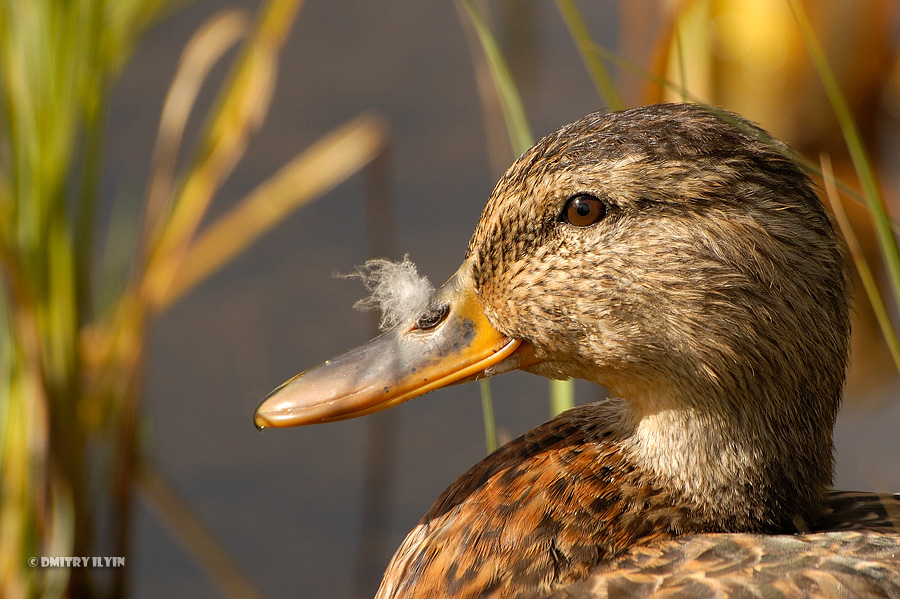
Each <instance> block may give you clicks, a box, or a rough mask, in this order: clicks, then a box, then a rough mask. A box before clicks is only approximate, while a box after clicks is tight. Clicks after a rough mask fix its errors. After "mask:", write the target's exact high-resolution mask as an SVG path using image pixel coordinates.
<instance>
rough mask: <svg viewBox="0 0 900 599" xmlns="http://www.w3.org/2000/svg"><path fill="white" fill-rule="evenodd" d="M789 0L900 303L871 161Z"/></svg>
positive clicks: (805, 22) (894, 253) (898, 256)
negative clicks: (864, 201)
mask: <svg viewBox="0 0 900 599" xmlns="http://www.w3.org/2000/svg"><path fill="white" fill-rule="evenodd" d="M788 2H789V4H790V7H791V10H792V11H793V13H794V18H795V19H796V20H797V25H798V26H799V28H800V32H801V33H802V34H803V39H804V42H805V43H806V48H807V50H808V51H809V54H810V57H811V58H812V61H813V64H814V65H815V67H816V70H817V71H818V73H819V78H820V79H821V81H822V84H823V85H824V86H825V91H826V93H827V94H828V99H829V100H830V102H831V106H832V109H833V110H834V113H835V116H836V117H837V119H838V123H839V124H840V126H841V131H842V132H843V134H844V140H845V141H846V144H847V149H848V150H849V151H850V158H851V160H852V161H853V166H854V168H855V169H856V174H857V176H858V177H859V182H860V184H861V185H862V188H863V196H864V197H865V200H866V205H867V206H868V207H869V210H870V212H871V214H872V224H873V226H874V228H875V235H876V237H877V239H878V244H879V246H880V248H881V255H882V256H883V257H884V261H885V263H886V264H887V269H888V274H889V275H890V276H889V277H888V278H889V279H890V283H891V289H892V291H893V295H894V301H895V302H897V303H898V304H900V251H898V248H897V240H896V238H895V237H894V234H893V232H892V231H891V221H890V217H889V216H888V214H887V210H886V208H885V206H884V200H883V199H882V197H881V192H880V190H879V188H878V184H877V182H876V181H875V175H874V172H873V170H872V167H871V163H870V161H869V159H868V157H867V156H866V150H865V146H864V145H863V142H862V138H861V137H860V135H859V131H858V130H857V128H856V125H855V123H854V121H853V115H852V113H851V112H850V107H849V106H848V104H847V101H846V99H845V98H844V95H843V93H841V90H840V86H839V85H838V83H837V79H836V78H835V76H834V72H833V71H832V70H831V67H830V66H829V64H828V59H827V58H826V56H825V51H824V50H823V49H822V45H821V44H820V43H819V40H818V38H817V37H816V34H815V31H814V30H813V28H812V24H811V23H810V21H809V18H808V16H807V15H806V12H805V11H804V9H803V6H802V5H801V4H799V3H797V2H795V1H794V0H788Z"/></svg>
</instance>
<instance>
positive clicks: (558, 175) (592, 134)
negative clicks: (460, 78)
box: [468, 104, 849, 511]
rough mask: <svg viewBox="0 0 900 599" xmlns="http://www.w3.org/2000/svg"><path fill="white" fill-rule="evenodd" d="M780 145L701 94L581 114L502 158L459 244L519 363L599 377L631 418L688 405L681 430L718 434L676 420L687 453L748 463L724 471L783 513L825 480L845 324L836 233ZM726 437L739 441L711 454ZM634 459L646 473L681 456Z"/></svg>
mask: <svg viewBox="0 0 900 599" xmlns="http://www.w3.org/2000/svg"><path fill="white" fill-rule="evenodd" d="M788 156H789V150H788V149H787V148H786V147H785V146H784V145H783V144H781V143H779V142H777V141H775V140H772V139H771V138H769V137H768V135H766V134H765V133H764V132H763V131H761V130H760V129H758V128H757V127H755V126H754V125H752V124H750V123H748V122H747V121H745V120H744V119H742V118H741V117H739V116H737V115H734V114H731V113H727V112H724V111H713V110H712V109H709V108H706V107H701V106H695V105H680V104H661V105H654V106H647V107H643V108H638V109H634V110H628V111H625V112H620V113H612V114H604V113H594V114H590V115H588V116H586V117H584V118H583V119H581V120H579V121H577V122H575V123H572V124H571V125H567V126H565V127H563V128H561V129H560V130H558V131H557V132H555V133H553V134H551V135H549V136H547V137H546V138H544V139H543V140H541V141H540V142H538V143H537V144H536V145H535V146H534V147H533V148H531V149H530V150H528V151H527V152H526V153H525V154H524V155H523V156H522V157H521V158H519V160H518V161H517V162H516V163H515V164H513V166H512V167H511V168H510V169H509V170H508V171H507V173H506V175H505V176H504V177H503V178H502V179H501V180H500V182H499V183H498V184H497V187H496V188H495V190H494V192H493V194H492V196H491V198H490V200H489V202H488V204H487V206H486V208H485V210H484V212H483V214H482V218H481V221H480V223H479V226H478V228H477V230H476V232H475V234H474V237H473V238H472V241H471V243H470V245H469V249H468V259H469V260H470V261H471V263H472V264H473V273H474V279H475V285H476V289H477V292H478V294H479V297H481V299H482V301H483V303H484V305H485V311H486V313H487V315H488V317H489V319H490V320H491V322H492V323H493V324H494V325H495V326H496V327H497V328H498V329H499V330H500V331H502V332H503V333H505V334H507V335H509V336H512V337H518V338H523V339H526V340H528V341H530V342H531V343H532V344H533V345H534V346H535V352H536V353H537V354H539V355H541V356H542V357H543V358H544V361H543V363H541V364H539V365H538V366H536V367H534V368H533V369H532V370H533V371H535V372H538V373H539V374H544V375H546V376H550V377H569V376H570V377H579V378H586V379H589V380H593V381H596V382H598V383H601V384H603V385H605V386H607V387H608V388H609V389H610V390H611V391H612V393H613V394H615V395H617V396H619V397H622V398H624V399H626V400H628V402H629V403H630V404H631V405H632V406H633V409H634V416H633V420H634V421H635V422H637V421H638V420H640V419H646V418H647V417H648V416H649V417H652V418H651V419H650V420H652V419H653V418H655V420H654V422H658V421H659V420H661V419H662V418H663V417H669V416H672V415H673V414H675V413H676V411H678V410H681V416H678V417H675V416H672V417H673V418H675V420H678V418H682V417H683V418H686V419H687V426H690V425H691V423H693V422H694V421H695V420H697V419H698V418H699V419H706V420H707V422H706V425H704V427H701V428H703V432H700V433H697V434H701V435H705V436H707V437H709V436H710V435H712V436H713V437H720V439H718V440H717V439H716V438H705V439H693V438H691V432H690V431H684V430H681V431H680V432H681V433H682V434H683V435H684V437H685V438H687V439H689V441H684V442H686V443H687V442H689V443H696V442H697V441H703V442H704V443H705V444H706V445H707V446H710V448H711V449H710V455H708V456H705V457H702V456H701V457H699V458H697V459H698V461H699V463H698V465H701V466H703V467H705V468H708V469H709V470H710V471H711V472H713V471H715V470H716V467H717V465H718V466H720V467H721V476H722V477H726V478H727V477H728V476H731V475H732V474H730V470H732V469H733V468H734V467H740V466H741V463H742V462H749V461H752V460H758V461H759V463H760V464H761V466H760V470H761V471H759V472H756V473H751V474H748V473H747V472H741V473H740V475H739V476H742V477H748V478H749V479H751V480H748V481H747V484H748V485H753V484H759V485H762V486H764V487H766V488H767V490H766V491H765V494H767V495H768V496H767V497H765V498H764V501H765V502H767V505H771V504H772V503H773V502H774V503H783V504H784V508H785V509H786V510H792V509H795V508H797V507H798V506H800V505H803V504H804V503H806V504H812V503H814V498H815V497H817V496H819V495H821V493H823V492H824V489H825V488H826V486H827V485H828V484H829V482H830V479H831V472H832V441H831V431H832V427H833V423H834V418H835V414H836V411H837V409H838V405H839V401H840V396H841V390H842V385H843V380H844V370H845V366H846V360H847V351H848V336H849V320H848V291H847V276H846V270H845V266H844V261H843V257H842V254H841V251H840V247H839V243H838V241H837V239H836V236H835V233H834V230H833V228H832V225H831V222H830V220H829V218H828V216H827V214H826V213H825V211H824V209H823V207H822V205H821V203H820V201H819V199H818V197H817V196H816V193H815V190H814V188H813V186H812V184H811V182H810V180H809V178H808V177H807V176H806V174H805V173H804V172H803V171H802V170H801V169H800V168H799V167H798V166H797V165H796V164H795V163H794V162H793V161H792V160H791V159H790V158H789V157H788ZM579 195H586V196H592V197H594V198H597V199H599V200H600V201H601V202H602V203H603V207H604V211H605V212H604V217H603V218H602V219H600V220H599V221H598V222H596V224H593V225H591V226H587V227H578V226H574V225H572V224H571V223H570V222H568V221H567V219H566V214H565V210H566V206H567V202H569V201H570V200H571V199H572V198H573V197H576V196H579ZM650 420H648V421H647V422H650ZM670 424H671V423H670ZM635 426H636V427H637V426H638V425H637V424H635ZM647 426H648V427H649V426H650V424H647ZM653 426H656V425H653ZM668 428H669V431H670V432H671V431H672V430H673V428H674V429H683V428H684V423H681V424H679V425H678V426H674V427H673V426H669V427H668ZM637 432H638V433H640V432H641V431H639V430H638V431H637ZM645 432H647V431H645ZM647 434H648V435H659V434H660V433H659V431H658V430H657V429H655V428H653V430H652V431H650V432H647ZM663 436H664V435H663ZM731 438H733V439H737V441H735V443H737V444H739V445H743V447H741V448H739V449H736V450H735V451H734V452H732V454H731V455H727V454H728V447H725V448H724V450H723V451H722V455H715V453H714V452H718V451H719V449H718V448H715V447H712V446H713V445H715V443H718V442H721V443H724V444H725V445H728V444H729V443H730V441H728V439H731ZM657 441H659V442H660V443H659V444H660V446H661V445H668V444H669V443H670V442H677V439H674V440H673V439H662V438H660V439H657ZM663 442H665V443H663ZM660 451H662V450H660ZM665 451H674V452H676V453H677V448H672V447H667V448H666V449H665ZM685 451H688V448H685ZM722 456H724V457H722ZM774 456H779V457H774ZM641 459H644V460H646V461H647V462H648V463H647V464H644V465H645V466H647V467H648V468H650V469H651V470H652V469H654V468H655V469H656V470H658V471H660V472H661V473H662V475H663V477H665V476H667V475H668V474H667V472H668V470H669V469H672V468H675V467H678V466H679V464H671V463H668V464H667V463H666V458H664V457H660V456H649V455H644V456H643V457H642V458H641ZM710 461H712V462H715V463H713V464H709V463H708V462H710ZM680 466H681V467H684V464H680ZM739 469H740V468H739ZM675 482H676V483H682V482H684V481H675ZM773 485H776V486H799V487H802V489H801V490H799V491H796V492H794V491H790V492H784V493H782V492H780V491H779V492H775V493H772V492H770V491H769V490H768V488H770V487H772V486H773ZM688 486H690V484H688ZM698 492H700V491H698ZM708 499H709V500H710V501H713V499H714V498H708ZM742 499H745V498H742ZM736 501H737V499H736ZM801 511H802V510H801Z"/></svg>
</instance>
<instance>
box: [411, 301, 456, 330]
mask: <svg viewBox="0 0 900 599" xmlns="http://www.w3.org/2000/svg"><path fill="white" fill-rule="evenodd" d="M449 313H450V305H449V304H441V305H439V306H432V307H430V308H428V310H427V311H426V312H425V313H424V314H422V315H421V316H420V317H419V319H418V320H416V328H417V329H419V330H420V331H427V330H430V329H433V328H434V327H436V326H437V325H439V324H441V323H442V322H443V321H444V319H445V318H447V314H449Z"/></svg>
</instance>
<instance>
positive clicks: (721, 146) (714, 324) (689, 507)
mask: <svg viewBox="0 0 900 599" xmlns="http://www.w3.org/2000/svg"><path fill="white" fill-rule="evenodd" d="M849 309H850V292H849V289H848V274H847V267H846V262H845V259H844V255H843V250H842V246H841V242H840V241H839V238H838V235H837V234H836V232H835V229H834V227H833V225H832V221H831V219H830V217H829V215H828V213H827V212H826V210H825V208H824V207H823V205H822V203H821V201H820V199H819V197H818V195H817V192H816V187H815V185H814V184H813V182H812V180H811V179H810V177H809V176H808V175H807V174H806V172H805V171H804V170H803V169H802V168H801V167H800V166H798V163H797V161H796V160H795V158H794V155H793V153H792V152H791V150H790V149H789V148H788V147H787V146H786V145H785V144H783V143H781V142H779V141H777V140H775V139H773V138H772V137H771V136H770V135H769V134H768V133H766V132H765V131H764V130H763V129H761V128H760V127H758V126H757V125H755V124H752V123H750V122H749V121H747V120H745V119H744V118H742V117H741V116H739V115H737V114H734V113H731V112H728V111H725V110H722V109H719V108H714V107H709V106H703V105H699V104H678V103H666V104H656V105H649V106H643V107H639V108H633V109H629V110H625V111H620V112H605V111H600V112H595V113H592V114H589V115H587V116H585V117H584V118H582V119H580V120H578V121H575V122H574V123H571V124H569V125H566V126H564V127H562V128H560V129H558V130H557V131H555V132H554V133H552V134H550V135H548V136H546V137H544V138H543V139H542V140H540V141H539V142H538V143H536V144H535V145H534V146H533V147H532V148H530V149H529V150H527V151H526V152H525V153H524V154H523V155H522V156H521V157H519V158H518V159H517V160H516V161H515V162H514V163H513V165H512V166H511V167H510V168H509V170H508V171H507V172H506V173H505V174H504V175H503V176H502V178H501V179H500V180H499V182H498V183H497V185H496V187H495V188H494V190H493V192H492V193H491V195H490V198H489V200H488V202H487V205H486V206H485V208H484V210H483V212H482V214H481V218H480V220H479V222H478V225H477V227H476V230H475V232H474V235H473V236H472V239H471V241H470V243H469V245H468V249H467V251H466V253H465V257H464V260H463V263H462V266H460V268H459V269H458V270H457V271H456V273H455V274H454V275H453V276H452V277H451V278H450V279H449V281H447V283H446V284H444V285H443V286H442V287H440V288H439V289H438V290H437V291H435V292H434V293H433V294H432V295H431V296H430V298H429V299H428V301H427V302H425V304H424V307H422V308H420V309H419V310H417V311H416V312H414V313H412V314H410V315H408V316H407V317H406V318H404V319H402V320H401V321H400V322H398V323H397V324H396V325H395V326H393V328H390V329H388V330H387V331H385V332H384V333H382V334H381V335H380V336H378V337H376V338H375V339H373V340H372V341H370V342H368V343H367V344H364V345H362V346H360V347H358V348H356V349H353V350H350V351H349V352H347V353H345V354H343V355H341V356H339V357H337V358H334V359H332V360H329V361H326V362H325V363H323V364H321V365H319V366H317V367H315V368H312V369H310V370H308V371H306V372H303V373H301V374H299V375H297V376H296V377H294V378H292V379H290V380H288V381H287V382H285V383H284V384H283V385H281V386H280V387H278V388H277V389H276V390H275V391H273V392H272V393H271V394H270V395H269V396H267V397H266V399H264V400H263V402H262V403H261V404H260V406H259V407H258V409H257V410H256V412H255V415H254V422H255V424H256V426H257V427H258V428H260V429H263V428H271V427H287V426H297V425H308V424H315V423H324V422H332V421H338V420H343V419H346V418H354V417H358V416H363V415H366V414H370V413H373V412H376V411H379V410H383V409H385V408H389V407H391V406H395V405H397V404H400V403H402V402H405V401H407V400H409V399H412V398H414V397H418V396H420V395H422V394H424V393H427V392H429V391H433V390H436V389H439V388H441V387H445V386H448V385H451V384H457V383H462V382H467V381H472V380H475V379H480V378H483V377H488V376H495V375H499V374H502V373H504V372H508V371H511V370H525V371H528V372H531V373H534V374H537V375H540V376H543V377H548V378H551V379H569V378H578V379H584V380H586V381H590V382H593V383H596V384H598V385H602V386H603V387H605V388H606V389H607V390H608V397H607V398H606V399H603V400H601V401H598V402H595V403H590V404H586V405H581V406H578V407H575V408H573V409H571V410H568V411H566V412H563V413H562V414H560V415H559V416H557V417H555V418H553V419H552V420H550V421H549V422H546V423H544V424H542V425H540V426H538V427H537V428H534V429H532V430H530V431H528V432H526V433H525V434H523V435H522V436H520V437H518V438H517V439H514V440H512V441H510V442H508V443H506V444H505V445H503V446H501V447H500V448H499V449H497V450H496V451H494V452H493V453H491V454H490V455H488V456H487V457H486V458H484V459H483V460H482V461H480V462H479V463H477V464H476V465H474V466H473V467H472V468H471V469H469V470H468V471H467V472H466V473H464V474H463V475H462V476H460V477H459V478H458V479H457V480H456V481H455V482H454V483H453V484H452V485H450V487H448V488H447V489H446V490H445V491H444V492H443V493H442V494H441V495H440V496H439V497H438V498H437V500H436V501H435V502H434V504H433V506H432V507H431V508H430V509H429V511H428V512H427V513H426V514H425V515H424V517H423V518H422V520H421V521H420V522H419V523H418V524H417V525H416V526H415V528H414V529H413V530H412V531H411V532H410V533H409V535H408V536H407V537H406V539H405V540H404V541H403V543H402V544H401V546H400V547H399V549H398V550H397V552H396V553H395V555H394V557H393V559H392V560H391V562H390V564H389V565H388V567H387V570H386V572H385V575H384V579H383V581H382V584H381V587H380V588H379V590H378V593H377V595H376V599H401V598H425V597H455V598H461V599H463V598H465V599H468V598H476V597H477V598H487V597H491V598H494V597H496V598H514V599H525V598H550V597H552V598H560V599H561V598H570V599H576V598H599V597H672V596H679V597H729V596H741V597H746V596H766V597H847V596H854V597H900V526H898V525H900V495H891V494H877V493H864V492H839V491H834V490H831V485H832V477H833V470H834V458H833V453H834V447H833V440H832V432H833V427H834V422H835V418H836V415H837V413H838V410H839V407H840V402H841V395H842V388H843V383H844V377H845V370H846V365H847V359H848V351H849V350H848V347H849V333H850V324H849Z"/></svg>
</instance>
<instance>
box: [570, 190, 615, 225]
mask: <svg viewBox="0 0 900 599" xmlns="http://www.w3.org/2000/svg"><path fill="white" fill-rule="evenodd" d="M604 216H606V204H604V203H603V202H602V201H601V200H598V199H597V198H595V197H594V196H592V195H587V194H579V195H576V196H572V197H571V198H569V201H568V202H566V206H565V208H563V213H562V218H561V220H562V221H563V222H567V223H569V224H570V225H573V226H575V227H590V226H591V225H593V224H594V223H596V222H598V221H600V220H601V219H602V218H603V217H604Z"/></svg>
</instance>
